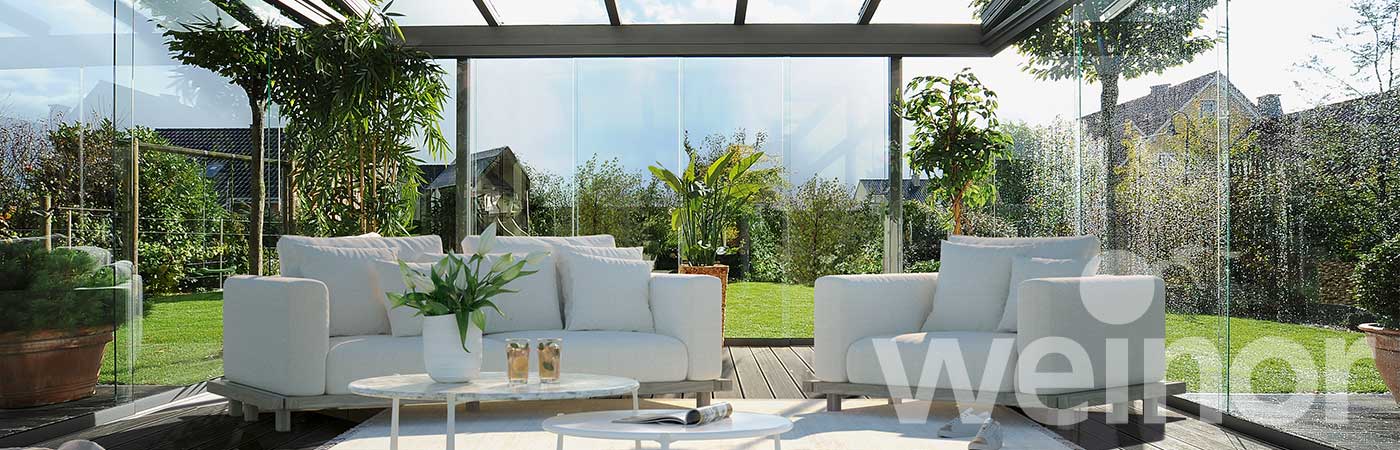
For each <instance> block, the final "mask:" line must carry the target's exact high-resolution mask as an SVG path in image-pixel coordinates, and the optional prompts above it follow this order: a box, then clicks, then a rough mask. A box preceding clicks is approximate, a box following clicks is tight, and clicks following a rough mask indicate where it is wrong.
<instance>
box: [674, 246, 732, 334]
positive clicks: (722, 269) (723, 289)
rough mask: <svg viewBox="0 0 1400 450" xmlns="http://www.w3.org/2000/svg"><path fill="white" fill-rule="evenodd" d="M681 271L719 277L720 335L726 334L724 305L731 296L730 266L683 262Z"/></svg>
mask: <svg viewBox="0 0 1400 450" xmlns="http://www.w3.org/2000/svg"><path fill="white" fill-rule="evenodd" d="M680 272H681V273H684V274H695V275H709V276H712V277H715V278H719V320H720V322H719V323H720V326H719V335H720V336H724V305H725V301H726V300H727V299H728V297H729V266H726V265H723V264H715V265H713V266H692V265H689V264H681V269H680Z"/></svg>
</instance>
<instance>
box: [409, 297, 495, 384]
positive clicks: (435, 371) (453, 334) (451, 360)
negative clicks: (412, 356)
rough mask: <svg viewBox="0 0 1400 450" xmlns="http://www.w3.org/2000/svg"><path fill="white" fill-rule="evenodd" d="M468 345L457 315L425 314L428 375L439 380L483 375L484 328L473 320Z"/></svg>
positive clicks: (466, 379) (468, 330)
mask: <svg viewBox="0 0 1400 450" xmlns="http://www.w3.org/2000/svg"><path fill="white" fill-rule="evenodd" d="M468 327H469V328H468V329H467V349H468V350H471V351H470V352H468V351H466V350H462V336H461V334H460V333H459V332H458V331H457V330H458V328H457V316H454V315H451V314H448V315H445V316H430V317H424V318H423V366H424V367H425V368H427V369H428V376H429V377H431V378H432V379H433V381H436V382H439V383H466V382H469V381H471V380H472V379H475V378H477V377H478V376H480V375H481V355H482V352H484V351H485V348H484V347H482V345H481V329H480V328H477V326H476V324H469V325H468Z"/></svg>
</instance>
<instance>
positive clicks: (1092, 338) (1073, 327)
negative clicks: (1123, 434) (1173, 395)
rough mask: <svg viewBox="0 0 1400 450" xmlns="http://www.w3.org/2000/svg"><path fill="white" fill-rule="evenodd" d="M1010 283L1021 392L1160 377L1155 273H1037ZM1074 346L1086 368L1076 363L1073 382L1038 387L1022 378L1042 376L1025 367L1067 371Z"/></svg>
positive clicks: (1162, 321) (1162, 300)
mask: <svg viewBox="0 0 1400 450" xmlns="http://www.w3.org/2000/svg"><path fill="white" fill-rule="evenodd" d="M1018 289H1020V292H1019V295H1020V299H1019V304H1018V309H1017V310H1016V312H1017V324H1016V325H1017V335H1016V348H1017V350H1018V351H1019V352H1020V355H1021V356H1020V361H1019V362H1018V363H1017V370H1018V377H1017V379H1018V380H1019V381H1018V384H1019V385H1022V386H1021V388H1024V389H1022V392H1031V391H1035V392H1037V393H1041V394H1046V393H1057V392H1072V391H1079V390H1087V389H1101V388H1109V387H1122V386H1129V385H1134V384H1142V383H1154V382H1158V381H1162V379H1163V377H1164V376H1165V374H1166V287H1165V285H1164V284H1163V283H1162V279H1161V278H1158V277H1154V276H1092V277H1074V278H1039V279H1033V280H1027V281H1025V282H1023V283H1021V285H1020V286H1019V287H1018ZM1028 349H1031V350H1033V351H1031V352H1027V350H1028ZM1080 349H1082V350H1083V351H1084V353H1083V354H1081V355H1080V357H1079V359H1080V360H1081V363H1082V362H1083V360H1084V358H1083V357H1087V361H1088V363H1089V366H1090V367H1087V368H1086V367H1079V368H1078V369H1079V370H1078V371H1077V372H1078V373H1077V374H1076V375H1074V377H1073V378H1074V380H1075V381H1074V382H1067V383H1064V384H1065V385H1063V386H1040V387H1039V389H1033V388H1032V386H1030V385H1029V384H1027V383H1024V381H1026V380H1034V379H1037V378H1040V379H1045V377H1037V376H1035V375H1034V374H1033V373H1032V372H1040V373H1055V372H1059V373H1069V372H1071V371H1072V370H1073V369H1075V367H1074V365H1073V364H1072V362H1071V360H1072V359H1075V358H1076V356H1075V355H1073V354H1071V353H1078V351H1079V350H1080ZM1048 354H1054V355H1055V356H1047V355H1048ZM1086 371H1087V372H1088V373H1086ZM1090 374H1092V379H1091V378H1090V376H1089V375H1090Z"/></svg>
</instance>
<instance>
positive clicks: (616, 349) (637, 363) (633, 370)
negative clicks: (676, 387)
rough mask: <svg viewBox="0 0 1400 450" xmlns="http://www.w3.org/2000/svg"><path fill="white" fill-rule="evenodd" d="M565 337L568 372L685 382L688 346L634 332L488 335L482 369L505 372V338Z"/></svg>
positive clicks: (534, 364) (533, 358) (534, 363)
mask: <svg viewBox="0 0 1400 450" xmlns="http://www.w3.org/2000/svg"><path fill="white" fill-rule="evenodd" d="M509 338H526V339H540V338H562V339H563V340H564V341H563V346H562V347H561V350H560V353H559V357H560V364H559V367H560V369H562V370H563V371H564V372H565V373H568V372H584V373H598V374H606V375H616V376H622V377H627V378H631V379H634V380H637V381H641V382H652V381H681V380H685V379H686V374H687V373H688V370H689V366H688V365H687V362H686V361H688V360H689V359H688V358H687V354H686V347H685V344H683V343H681V341H680V340H678V339H676V338H673V337H670V336H666V335H661V334H654V333H638V332H631V331H561V330H552V331H516V332H511V333H496V334H489V335H486V338H485V340H484V345H485V347H486V353H485V359H484V360H483V361H482V366H481V367H482V370H487V371H504V370H506V344H505V342H506V339H509ZM538 356H539V352H537V351H532V352H530V370H531V371H534V370H536V369H537V368H538V367H539V361H538V359H537V358H538Z"/></svg>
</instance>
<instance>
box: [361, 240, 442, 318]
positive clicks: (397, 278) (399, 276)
mask: <svg viewBox="0 0 1400 450" xmlns="http://www.w3.org/2000/svg"><path fill="white" fill-rule="evenodd" d="M439 255H440V254H439ZM405 264H408V267H410V268H413V269H416V270H418V271H420V272H423V273H428V271H430V270H432V267H433V264H432V263H430V262H405ZM374 268H375V270H376V274H377V275H378V277H379V287H380V288H381V289H383V291H384V293H385V295H383V296H381V298H380V299H379V301H380V302H381V303H383V304H384V309H385V310H387V311H388V313H389V333H390V334H393V335H394V336H400V337H402V336H421V335H422V334H423V316H420V315H418V310H415V309H413V308H409V307H402V308H395V307H394V302H392V301H390V300H389V296H388V295H387V294H388V293H390V292H393V293H398V294H403V293H406V292H408V285H407V284H405V283H404V282H403V273H402V272H400V271H399V262H398V261H397V260H380V261H378V262H376V263H375V264H374ZM414 287H415V288H417V289H418V292H427V291H429V290H431V289H432V288H433V284H432V282H428V281H424V282H421V283H419V284H418V285H417V286H414Z"/></svg>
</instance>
